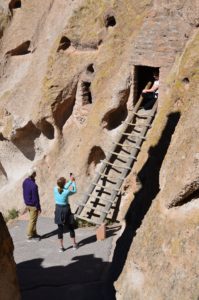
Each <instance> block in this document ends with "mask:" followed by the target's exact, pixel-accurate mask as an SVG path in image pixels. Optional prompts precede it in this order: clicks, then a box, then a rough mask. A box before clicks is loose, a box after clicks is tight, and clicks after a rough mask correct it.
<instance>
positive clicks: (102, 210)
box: [78, 202, 109, 214]
mask: <svg viewBox="0 0 199 300" xmlns="http://www.w3.org/2000/svg"><path fill="white" fill-rule="evenodd" d="M78 205H79V206H83V207H85V208H88V209H93V210H96V211H99V212H101V213H106V214H108V213H109V211H108V210H105V209H100V208H98V207H94V206H92V205H88V204H87V203H82V202H79V203H78Z"/></svg>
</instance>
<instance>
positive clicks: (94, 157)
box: [86, 146, 106, 175]
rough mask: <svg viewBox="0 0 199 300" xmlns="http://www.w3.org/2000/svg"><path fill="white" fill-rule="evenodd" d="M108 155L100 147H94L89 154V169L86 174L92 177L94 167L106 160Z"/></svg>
mask: <svg viewBox="0 0 199 300" xmlns="http://www.w3.org/2000/svg"><path fill="white" fill-rule="evenodd" d="M105 157H106V155H105V153H104V151H103V150H102V148H101V147H99V146H94V147H93V148H92V149H91V150H90V153H89V156H88V161H87V164H88V167H87V171H86V174H87V175H90V172H91V169H92V167H95V166H96V165H97V164H99V163H100V161H101V160H103V159H105Z"/></svg>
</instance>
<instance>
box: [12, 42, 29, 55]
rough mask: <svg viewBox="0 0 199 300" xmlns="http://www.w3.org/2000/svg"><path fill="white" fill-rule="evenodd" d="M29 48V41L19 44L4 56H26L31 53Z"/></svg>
mask: <svg viewBox="0 0 199 300" xmlns="http://www.w3.org/2000/svg"><path fill="white" fill-rule="evenodd" d="M29 47H30V41H26V42H24V43H22V44H20V45H19V46H17V47H16V48H14V49H12V50H10V51H8V52H7V53H6V55H10V56H17V55H26V54H28V53H30V52H31V51H30V50H29Z"/></svg>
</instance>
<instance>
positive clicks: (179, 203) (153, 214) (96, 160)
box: [0, 0, 199, 300]
mask: <svg viewBox="0 0 199 300" xmlns="http://www.w3.org/2000/svg"><path fill="white" fill-rule="evenodd" d="M2 3H3V6H2V7H3V10H2V12H3V20H6V21H5V23H4V25H3V26H1V24H3V23H0V26H1V28H2V33H3V35H2V37H1V47H0V62H1V63H0V74H1V77H0V116H1V120H0V184H1V188H0V195H1V196H0V210H1V211H3V212H4V213H6V211H7V210H8V209H9V208H13V207H15V208H17V209H21V208H22V207H23V201H22V191H21V184H22V181H23V179H24V178H25V176H26V173H27V171H28V170H29V168H30V167H31V166H33V165H34V166H36V167H37V182H38V185H39V190H40V196H41V204H42V209H43V214H46V215H49V216H52V215H53V210H54V202H53V197H52V188H53V186H54V184H55V183H56V180H57V178H58V177H60V176H66V177H68V174H69V172H73V173H74V174H75V176H76V178H77V183H78V193H77V194H76V195H75V196H73V198H71V200H73V201H72V202H73V203H75V200H77V199H79V198H81V193H82V192H84V191H86V189H87V186H88V185H89V183H90V182H91V179H92V177H93V175H94V171H95V170H96V169H97V168H99V167H100V160H101V159H103V158H104V157H105V155H106V153H107V150H108V149H109V148H110V146H111V145H112V142H113V141H114V140H115V138H116V136H117V134H118V133H119V132H120V131H121V129H122V126H123V125H122V121H124V120H125V118H126V117H127V116H128V113H129V110H128V109H129V107H132V105H133V103H134V101H135V93H136V88H137V87H136V85H137V83H136V80H135V77H136V72H137V70H138V68H140V67H144V66H147V67H158V68H159V70H160V94H159V106H158V113H157V116H156V118H155V121H154V125H153V128H152V129H151V130H150V132H149V135H148V137H147V141H146V142H145V143H144V144H143V147H142V151H141V153H140V154H139V157H138V161H137V163H136V166H135V168H134V170H133V171H134V173H133V174H130V176H129V178H128V179H127V181H126V182H125V184H124V187H123V190H124V193H123V197H122V201H121V209H120V216H119V218H120V219H123V218H126V222H127V226H126V228H125V230H124V234H123V235H122V236H121V241H124V242H125V243H126V244H124V245H126V247H124V246H123V248H124V249H125V251H124V249H123V254H124V255H123V263H122V264H121V266H122V267H123V264H124V262H125V259H126V258H127V261H126V265H125V267H124V270H123V272H122V273H121V271H122V267H121V269H120V264H118V266H116V269H117V272H116V273H115V277H114V279H115V280H116V281H117V282H116V285H115V286H116V289H117V297H118V299H132V298H133V299H153V300H155V299H176V298H175V295H177V297H178V298H180V299H192V298H193V299H195V298H196V297H197V293H198V290H199V289H198V285H197V282H196V276H197V269H196V263H195V262H196V261H197V256H196V245H197V236H196V233H197V230H198V227H197V226H198V225H196V224H197V222H198V219H197V218H198V217H197V216H198V214H197V212H198V198H197V193H198V152H197V151H198V150H197V149H198V142H197V136H198V129H197V126H196V122H197V119H198V111H199V110H198V58H197V51H198V50H197V49H198V25H199V20H198V15H199V13H198V10H199V5H198V1H197V0H194V1H191V2H188V1H182V0H181V1H180V0H174V1H172V3H171V2H166V1H163V0H161V1H156V0H154V1H152V0H143V1H137V0H125V1H120V0H112V1H106V0H99V1H95V0H75V1H72V0H67V1H62V0H56V1H55V0H46V1H39V0H33V1H29V0H22V1H14V0H11V1H4V2H2ZM143 76H144V73H143ZM182 174H183V175H182ZM138 182H139V185H138ZM136 184H137V186H136ZM125 185H126V186H125ZM133 192H134V193H135V195H134V196H133ZM16 195H17V196H16ZM5 199H6V201H5ZM168 220H169V222H168ZM126 237H127V238H126ZM125 239H126V240H125ZM127 240H128V241H127ZM121 247H122V243H121V244H120V241H118V244H117V247H116V251H115V254H114V255H115V257H117V253H120V251H121ZM188 251H190V252H188ZM188 253H191V257H190V255H189V254H188ZM121 260H122V256H121ZM114 263H115V260H114ZM114 263H113V265H114ZM182 266H183V267H184V270H182ZM120 274H121V276H120V277H119V275H120ZM157 282H159V283H160V284H157ZM127 290H128V293H126V291H127ZM168 291H169V292H168ZM183 297H184V298H183ZM194 297H195V298H194Z"/></svg>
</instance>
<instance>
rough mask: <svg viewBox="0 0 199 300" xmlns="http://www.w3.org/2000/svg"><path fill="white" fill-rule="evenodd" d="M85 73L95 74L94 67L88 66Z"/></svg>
mask: <svg viewBox="0 0 199 300" xmlns="http://www.w3.org/2000/svg"><path fill="white" fill-rule="evenodd" d="M86 71H87V73H94V72H95V69H94V65H93V64H90V65H88V66H87V68H86Z"/></svg>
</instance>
